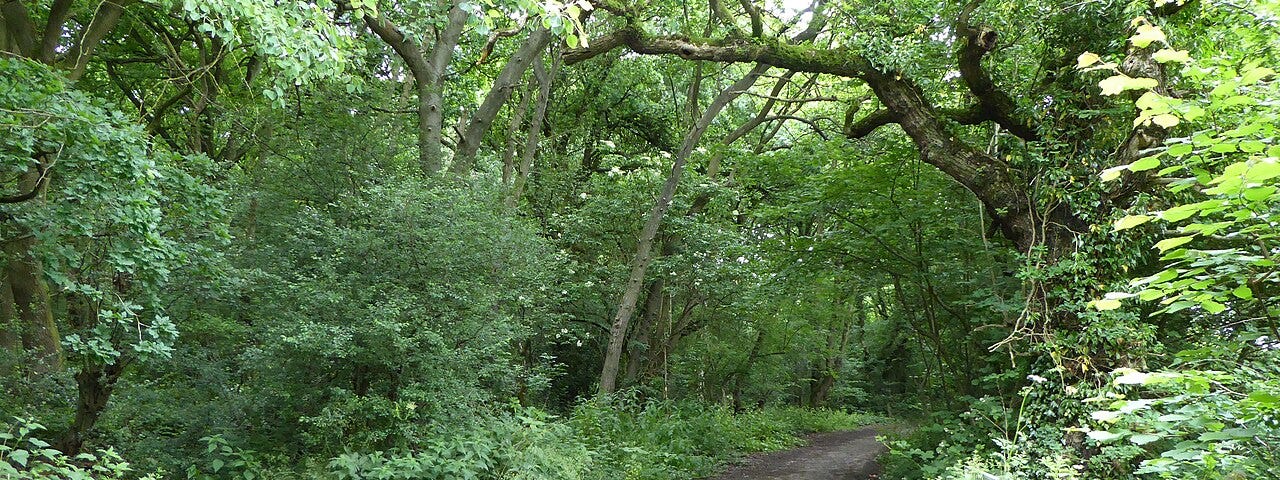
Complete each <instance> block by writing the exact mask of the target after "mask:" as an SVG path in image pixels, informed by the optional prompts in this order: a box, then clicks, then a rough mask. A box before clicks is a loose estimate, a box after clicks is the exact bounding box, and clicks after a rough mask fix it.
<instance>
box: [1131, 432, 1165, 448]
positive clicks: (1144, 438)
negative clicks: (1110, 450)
mask: <svg viewBox="0 0 1280 480" xmlns="http://www.w3.org/2000/svg"><path fill="white" fill-rule="evenodd" d="M1161 438H1164V437H1163V436H1161V435H1153V434H1150V433H1139V434H1137V435H1134V436H1132V437H1129V441H1130V442H1133V444H1134V445H1146V444H1148V443H1151V442H1154V441H1156V440H1160V439H1161Z"/></svg>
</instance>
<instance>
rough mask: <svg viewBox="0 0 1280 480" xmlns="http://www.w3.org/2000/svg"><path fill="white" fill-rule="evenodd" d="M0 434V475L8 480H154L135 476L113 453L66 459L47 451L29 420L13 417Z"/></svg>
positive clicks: (39, 429) (39, 428)
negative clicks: (52, 479) (56, 479)
mask: <svg viewBox="0 0 1280 480" xmlns="http://www.w3.org/2000/svg"><path fill="white" fill-rule="evenodd" d="M4 427H5V429H4V431H0V476H3V477H4V478H6V479H12V480H37V479H46V478H60V479H66V480H89V479H97V480H123V479H126V478H128V479H135V478H136V479H140V480H156V479H157V478H158V477H156V476H155V475H151V474H147V475H138V474H137V473H136V472H135V471H134V469H132V468H130V466H129V462H126V461H125V460H124V459H123V458H120V455H119V454H117V453H116V452H115V451H114V450H112V449H110V448H108V449H105V450H99V451H97V452H95V453H87V452H86V453H81V454H78V455H76V456H74V457H69V456H67V455H65V454H63V453H62V452H60V451H58V450H55V449H53V448H50V446H49V443H48V442H45V441H43V440H40V439H39V438H38V437H37V435H38V434H40V433H42V432H43V431H44V430H45V428H44V426H43V425H40V424H39V423H35V421H34V420H32V419H30V418H15V419H14V421H12V422H5V423H4Z"/></svg>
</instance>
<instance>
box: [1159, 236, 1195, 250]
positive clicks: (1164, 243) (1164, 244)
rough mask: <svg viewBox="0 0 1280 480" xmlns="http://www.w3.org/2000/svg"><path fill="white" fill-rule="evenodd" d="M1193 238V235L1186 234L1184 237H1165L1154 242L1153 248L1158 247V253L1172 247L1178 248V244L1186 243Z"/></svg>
mask: <svg viewBox="0 0 1280 480" xmlns="http://www.w3.org/2000/svg"><path fill="white" fill-rule="evenodd" d="M1193 239H1195V235H1187V236H1185V237H1174V238H1166V239H1164V240H1161V241H1159V242H1156V246H1155V248H1156V249H1159V250H1160V253H1164V252H1166V251H1169V250H1172V249H1174V248H1178V247H1180V246H1183V245H1186V244H1187V242H1190V241H1191V240H1193Z"/></svg>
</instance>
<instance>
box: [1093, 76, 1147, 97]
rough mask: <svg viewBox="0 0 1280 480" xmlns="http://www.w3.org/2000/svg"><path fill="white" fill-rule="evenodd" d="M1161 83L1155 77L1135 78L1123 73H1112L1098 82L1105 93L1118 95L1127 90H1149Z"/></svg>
mask: <svg viewBox="0 0 1280 480" xmlns="http://www.w3.org/2000/svg"><path fill="white" fill-rule="evenodd" d="M1159 85H1160V82H1157V81H1156V79H1154V78H1146V77H1139V78H1133V77H1130V76H1128V75H1125V74H1123V73H1120V74H1116V75H1112V76H1110V77H1107V78H1106V79H1104V80H1102V81H1101V82H1098V86H1099V87H1102V94H1103V95H1118V94H1120V93H1121V92H1124V91H1126V90H1149V89H1152V88H1156V87H1157V86H1159Z"/></svg>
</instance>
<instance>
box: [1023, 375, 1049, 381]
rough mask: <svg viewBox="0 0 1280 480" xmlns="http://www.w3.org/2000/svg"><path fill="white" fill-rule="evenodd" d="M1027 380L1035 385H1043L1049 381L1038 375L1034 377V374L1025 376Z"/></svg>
mask: <svg viewBox="0 0 1280 480" xmlns="http://www.w3.org/2000/svg"><path fill="white" fill-rule="evenodd" d="M1027 380H1031V381H1033V382H1036V383H1044V382H1047V381H1049V379H1047V378H1044V377H1041V376H1039V375H1035V374H1031V375H1027Z"/></svg>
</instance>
